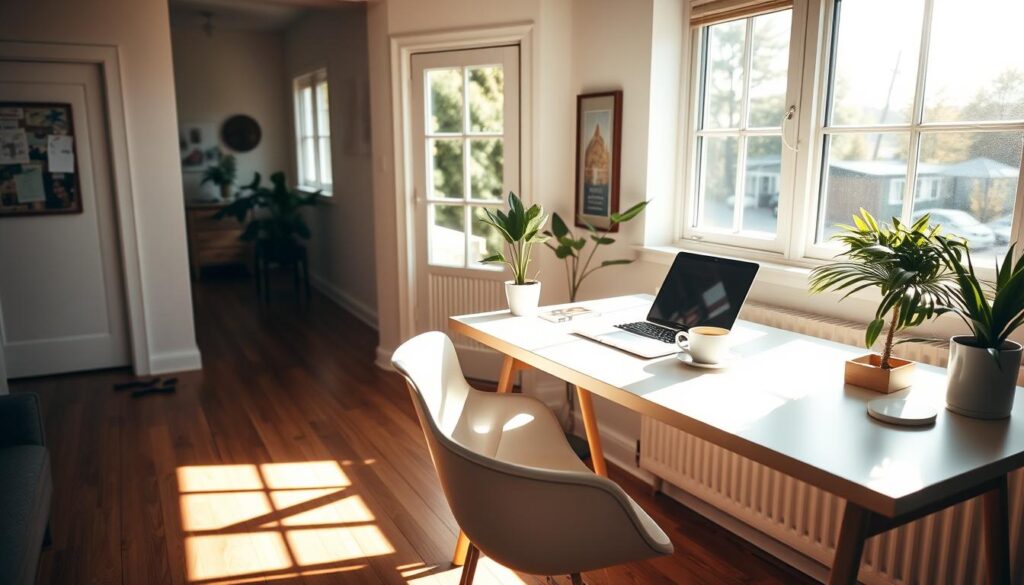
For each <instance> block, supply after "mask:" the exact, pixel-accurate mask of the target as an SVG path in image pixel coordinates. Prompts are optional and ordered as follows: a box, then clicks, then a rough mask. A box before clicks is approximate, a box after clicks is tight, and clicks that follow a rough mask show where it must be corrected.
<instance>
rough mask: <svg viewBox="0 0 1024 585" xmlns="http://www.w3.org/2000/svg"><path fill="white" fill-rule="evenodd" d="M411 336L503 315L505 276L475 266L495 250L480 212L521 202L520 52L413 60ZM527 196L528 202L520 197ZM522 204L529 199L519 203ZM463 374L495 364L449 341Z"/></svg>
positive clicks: (476, 348) (469, 346)
mask: <svg viewBox="0 0 1024 585" xmlns="http://www.w3.org/2000/svg"><path fill="white" fill-rule="evenodd" d="M412 123H413V127H412V138H413V157H412V158H413V164H414V169H413V171H414V180H415V203H416V214H415V217H416V220H415V221H416V278H415V282H414V283H413V284H414V286H415V289H416V305H417V306H416V309H415V315H416V327H417V330H418V331H428V330H440V331H447V329H448V317H449V316H450V315H460V314H466V313H476V312H481V311H491V310H495V309H500V308H503V307H504V306H506V302H505V292H504V285H503V284H502V283H503V282H504V281H505V280H506V279H507V278H509V276H508V272H507V271H506V270H505V269H504V268H502V267H500V266H494V265H484V264H481V263H480V262H479V260H480V259H481V258H483V257H485V256H488V255H490V254H493V253H494V252H496V251H498V250H499V249H500V248H501V245H502V240H501V238H500V237H499V235H498V233H497V230H494V229H493V228H490V227H489V226H486V225H484V224H483V223H481V222H480V218H481V217H483V212H484V210H485V209H500V208H502V207H503V206H505V205H506V203H505V200H506V197H507V196H508V193H509V191H515V192H516V193H517V194H518V195H524V194H522V193H519V180H520V177H519V156H520V152H519V131H520V127H519V47H516V46H507V47H494V48H486V49H472V50H465V51H447V52H439V53H423V54H417V55H414V56H413V57H412ZM526 195H528V194H526ZM526 199H527V200H528V199H529V198H528V197H526ZM452 338H453V340H454V342H455V345H456V347H457V349H458V350H459V355H460V357H461V360H462V366H463V369H465V371H466V375H468V376H470V377H473V378H478V379H485V380H486V379H490V380H493V379H496V377H497V375H498V369H499V365H500V357H499V356H498V355H497V354H495V353H494V352H492V351H490V350H487V349H486V348H484V347H483V346H482V345H480V344H477V343H475V342H472V341H470V340H469V339H467V338H465V337H460V336H452Z"/></svg>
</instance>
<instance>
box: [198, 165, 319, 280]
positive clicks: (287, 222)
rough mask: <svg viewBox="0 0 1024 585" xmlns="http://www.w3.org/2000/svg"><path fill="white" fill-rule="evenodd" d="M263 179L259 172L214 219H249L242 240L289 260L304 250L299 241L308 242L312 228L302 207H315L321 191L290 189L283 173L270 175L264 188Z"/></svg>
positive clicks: (274, 257) (278, 258) (275, 256)
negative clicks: (301, 249) (303, 213)
mask: <svg viewBox="0 0 1024 585" xmlns="http://www.w3.org/2000/svg"><path fill="white" fill-rule="evenodd" d="M261 180H262V177H260V174H259V173H256V174H255V176H254V177H253V180H252V182H251V183H249V184H248V185H246V186H244V187H242V189H241V192H242V194H241V195H240V196H239V197H238V198H237V199H235V200H234V201H232V202H231V203H230V204H228V205H227V206H225V207H224V208H223V209H221V210H220V211H218V212H217V214H216V215H214V217H215V218H217V219H221V218H224V217H228V216H232V217H235V218H236V219H237V220H238V221H239V222H246V220H248V223H247V224H246V226H245V231H243V232H242V235H241V236H240V239H241V240H243V241H246V242H253V241H255V242H257V243H258V244H259V245H262V246H263V247H264V248H265V250H266V252H267V254H268V255H270V256H271V258H272V259H274V260H288V259H289V257H290V255H293V254H294V253H295V252H296V250H297V249H298V248H300V247H301V245H300V244H299V239H303V240H308V239H309V236H310V231H309V226H307V225H306V220H305V219H303V217H302V213H301V212H302V208H303V207H307V206H311V205H316V202H317V197H319V196H320V192H319V191H317V192H316V193H311V194H304V193H300V192H299V191H296V190H294V189H291V188H289V187H288V181H287V179H286V178H285V174H284V173H282V172H276V173H274V174H273V175H271V176H270V187H264V186H262V185H261Z"/></svg>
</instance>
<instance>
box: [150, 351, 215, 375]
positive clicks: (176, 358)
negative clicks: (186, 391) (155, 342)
mask: <svg viewBox="0 0 1024 585" xmlns="http://www.w3.org/2000/svg"><path fill="white" fill-rule="evenodd" d="M201 369H203V358H202V356H201V355H200V353H199V348H198V347H192V348H190V349H185V350H180V351H170V352H165V353H158V354H151V355H150V356H149V372H147V373H148V374H169V373H171V372H187V371H190V370H201Z"/></svg>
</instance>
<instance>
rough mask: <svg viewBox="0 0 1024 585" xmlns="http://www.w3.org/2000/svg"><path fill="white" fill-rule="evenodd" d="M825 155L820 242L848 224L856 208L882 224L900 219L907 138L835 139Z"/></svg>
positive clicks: (837, 136) (867, 136)
mask: <svg viewBox="0 0 1024 585" xmlns="http://www.w3.org/2000/svg"><path fill="white" fill-rule="evenodd" d="M827 138H828V142H827V148H828V150H827V151H826V155H827V160H828V167H827V169H826V171H827V175H826V181H827V183H826V187H827V190H826V192H825V194H824V201H823V202H822V207H821V209H822V215H821V216H820V217H819V218H818V219H819V229H818V242H824V241H827V240H828V239H829V238H830V237H831V236H832V234H834V233H836V232H837V231H838V229H836V227H835V225H836V224H837V223H844V224H849V223H850V222H851V221H852V219H851V218H852V217H853V216H854V215H855V214H857V213H858V212H859V210H860V208H862V207H863V208H864V209H866V210H868V211H869V212H870V213H871V215H874V216H875V217H876V218H878V219H879V220H880V221H887V220H889V219H890V218H892V217H894V216H895V217H900V216H901V214H902V212H903V192H904V190H905V189H904V188H905V186H906V181H907V152H908V150H909V147H910V144H909V142H910V141H909V137H908V135H907V134H905V133H902V132H898V133H886V134H859V133H858V134H833V135H831V136H828V137H827Z"/></svg>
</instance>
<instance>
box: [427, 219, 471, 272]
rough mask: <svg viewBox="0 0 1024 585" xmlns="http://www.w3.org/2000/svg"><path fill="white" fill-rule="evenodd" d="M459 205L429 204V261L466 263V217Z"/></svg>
mask: <svg viewBox="0 0 1024 585" xmlns="http://www.w3.org/2000/svg"><path fill="white" fill-rule="evenodd" d="M464 211H465V208H464V207H462V206H461V205H437V204H431V205H430V209H429V211H428V216H429V217H428V221H429V222H430V229H429V230H428V238H429V239H430V242H429V244H428V246H429V254H430V263H431V264H435V265H439V266H464V265H465V263H466V218H465V217H464V216H463V215H464Z"/></svg>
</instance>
